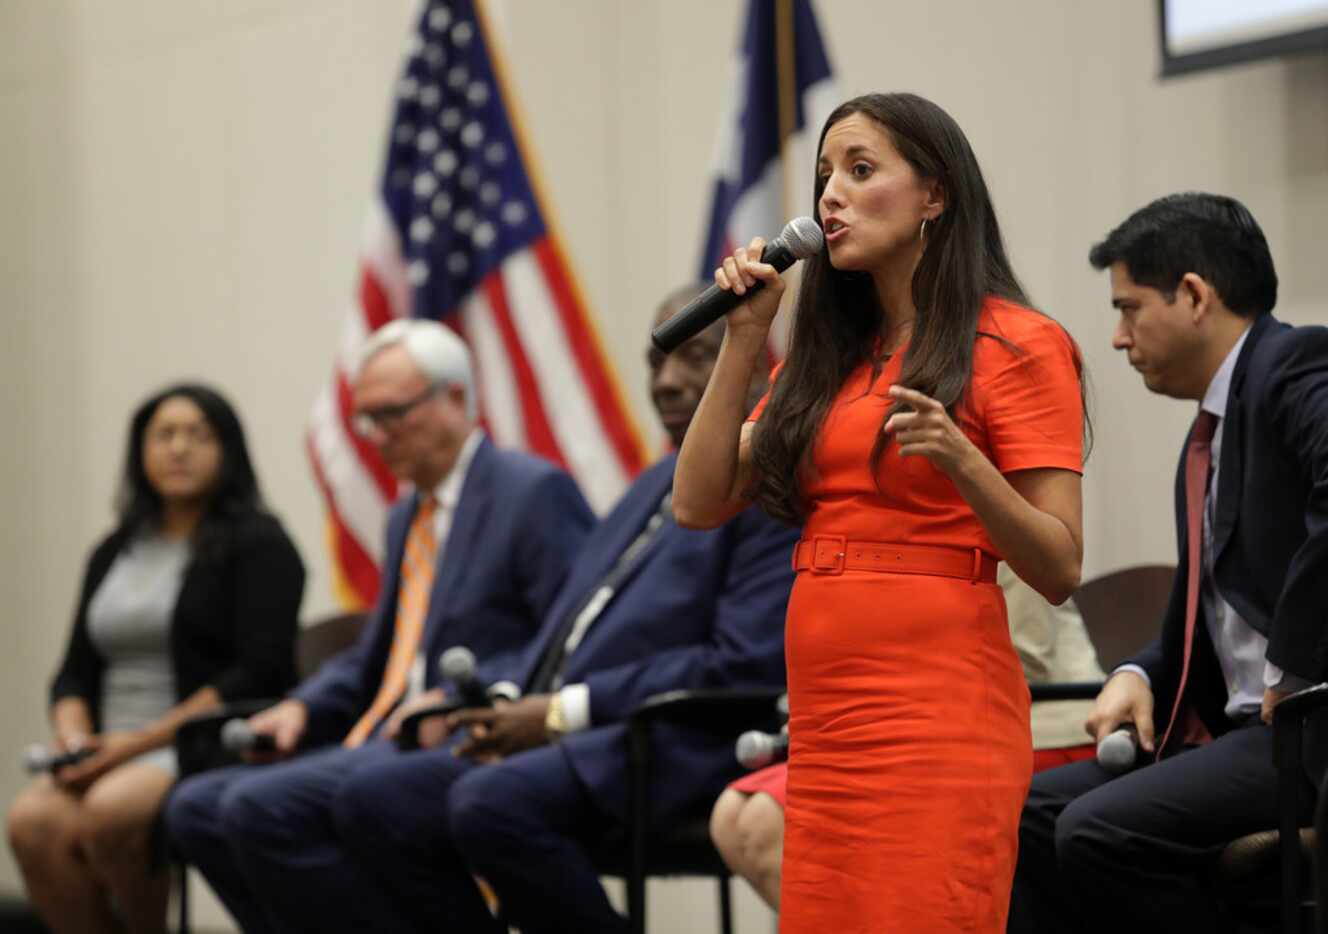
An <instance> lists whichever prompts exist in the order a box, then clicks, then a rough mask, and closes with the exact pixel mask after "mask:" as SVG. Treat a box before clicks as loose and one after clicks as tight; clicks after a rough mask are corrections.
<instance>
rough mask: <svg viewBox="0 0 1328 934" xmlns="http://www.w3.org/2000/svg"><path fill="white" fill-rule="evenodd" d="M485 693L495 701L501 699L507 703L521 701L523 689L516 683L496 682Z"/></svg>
mask: <svg viewBox="0 0 1328 934" xmlns="http://www.w3.org/2000/svg"><path fill="white" fill-rule="evenodd" d="M485 693H487V694H488V695H489V697H490V698H491V699H493V700H497V699H498V698H500V697H501V698H502V699H503V700H507V701H519V700H520V699H521V687H520V685H518V684H517V683H516V682H515V681H495V682H494V683H493V684H491V685H489V687H488V690H487V691H486V692H485Z"/></svg>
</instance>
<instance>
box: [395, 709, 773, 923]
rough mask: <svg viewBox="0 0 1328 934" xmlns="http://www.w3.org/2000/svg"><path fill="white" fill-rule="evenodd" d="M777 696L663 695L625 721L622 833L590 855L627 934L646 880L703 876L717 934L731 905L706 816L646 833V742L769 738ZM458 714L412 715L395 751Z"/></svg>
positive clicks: (640, 907) (637, 917) (639, 918)
mask: <svg viewBox="0 0 1328 934" xmlns="http://www.w3.org/2000/svg"><path fill="white" fill-rule="evenodd" d="M783 695H784V689H783V688H768V689H758V690H747V691H735V690H696V691H668V692H665V693H663V694H657V695H655V696H654V697H651V698H649V699H647V700H646V701H645V702H644V703H642V704H641V706H640V707H638V708H637V709H636V710H634V711H632V713H631V714H630V715H629V716H628V720H627V746H628V750H627V755H628V782H629V785H630V791H629V798H628V815H627V826H626V829H625V832H622V833H617V834H611V835H610V836H609V837H607V838H606V839H604V840H602V841H600V842H599V844H598V845H597V846H595V847H594V849H593V852H592V853H591V859H592V861H593V862H594V864H595V868H596V870H598V871H599V873H600V875H603V876H614V877H617V878H621V879H622V880H623V881H624V882H625V883H626V888H627V920H628V923H629V925H630V926H631V931H632V932H633V934H644V932H645V929H646V880H647V878H648V877H650V876H705V877H710V878H713V879H715V880H716V882H717V883H718V886H719V924H720V930H721V931H722V932H723V934H732V932H733V899H732V892H731V891H730V888H729V878H730V873H729V868H728V866H727V865H726V864H725V863H724V860H723V858H722V857H721V856H720V855H719V851H718V850H716V849H715V845H714V844H713V843H712V842H711V840H710V821H709V813H708V809H707V811H706V812H705V813H698V814H695V815H692V816H690V817H688V818H686V819H684V820H681V821H679V822H678V823H677V824H676V825H675V826H673V827H671V828H669V829H668V830H667V831H665V832H663V833H651V832H650V828H649V819H648V815H649V805H650V800H651V787H650V784H651V777H652V762H651V759H652V755H653V754H652V752H651V735H652V733H653V731H654V729H655V727H656V726H657V725H659V724H661V723H669V724H674V725H680V726H684V727H687V728H689V729H695V730H701V731H704V732H706V733H709V734H710V735H712V736H717V737H720V738H722V739H724V740H725V741H733V740H736V739H737V737H738V736H739V735H740V734H742V733H743V732H744V731H746V730H763V731H768V732H774V731H776V730H777V729H779V727H780V724H781V722H782V717H781V713H780V710H779V703H778V702H779V699H780V698H781V697H782V696H783ZM455 709H457V708H456V706H455V705H454V704H443V705H439V706H434V707H430V708H426V709H423V710H418V711H416V712H415V713H413V714H411V715H410V716H409V717H406V718H405V720H403V721H402V723H401V733H400V734H399V736H398V737H397V743H398V745H400V746H401V747H402V748H403V749H413V748H415V747H416V746H417V745H418V738H419V729H420V725H421V724H422V723H423V722H424V720H426V719H428V718H430V717H436V716H439V715H441V714H444V713H448V712H450V711H452V710H455Z"/></svg>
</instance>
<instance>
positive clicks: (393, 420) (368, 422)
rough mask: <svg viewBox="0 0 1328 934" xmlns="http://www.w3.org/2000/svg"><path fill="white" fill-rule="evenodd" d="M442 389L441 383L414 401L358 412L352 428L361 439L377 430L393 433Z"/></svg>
mask: <svg viewBox="0 0 1328 934" xmlns="http://www.w3.org/2000/svg"><path fill="white" fill-rule="evenodd" d="M441 388H442V384H441V383H435V384H434V385H432V386H430V387H429V388H428V389H426V390H424V392H422V393H420V394H419V395H418V396H416V397H415V398H413V399H409V400H407V401H406V402H402V403H399V404H397V405H380V406H379V407H378V408H376V409H366V410H364V411H363V412H357V413H356V414H355V417H354V418H352V419H351V427H352V428H354V429H355V433H356V434H357V435H359V436H360V437H361V438H367V437H369V435H371V434H373V430H374V429H375V428H377V429H378V430H379V431H391V430H392V429H394V428H396V427H397V426H398V425H400V424H401V420H402V419H403V418H405V417H406V416H407V415H409V414H410V410H411V409H413V408H415V407H416V406H417V405H419V404H420V403H421V402H424V401H426V400H427V399H429V398H430V397H431V396H432V395H433V394H434V393H436V392H437V391H438V390H439V389H441Z"/></svg>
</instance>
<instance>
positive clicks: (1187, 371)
mask: <svg viewBox="0 0 1328 934" xmlns="http://www.w3.org/2000/svg"><path fill="white" fill-rule="evenodd" d="M1089 259H1090V261H1091V262H1092V264H1093V265H1094V266H1095V267H1096V268H1098V269H1107V268H1109V269H1110V271H1111V294H1112V305H1113V306H1115V307H1116V308H1117V309H1118V310H1119V311H1120V321H1119V323H1118V324H1117V327H1116V331H1115V334H1114V337H1113V339H1112V345H1113V346H1114V347H1115V348H1116V349H1118V350H1123V351H1125V352H1126V353H1127V354H1128V356H1129V360H1130V363H1131V364H1132V365H1133V366H1134V367H1135V369H1137V370H1138V371H1139V373H1140V375H1142V376H1143V379H1144V383H1145V385H1146V386H1147V387H1148V388H1149V389H1150V390H1152V391H1153V392H1156V393H1159V394H1162V395H1166V396H1171V397H1172V398H1177V399H1190V400H1194V401H1195V402H1198V403H1199V412H1198V415H1197V417H1196V419H1195V422H1194V425H1193V427H1192V428H1191V430H1190V433H1189V435H1188V436H1187V439H1186V444H1185V447H1184V448H1183V449H1182V453H1181V462H1180V467H1179V470H1178V472H1177V477H1176V486H1175V497H1176V529H1177V537H1178V545H1179V549H1178V554H1179V560H1178V567H1177V572H1176V580H1175V583H1174V585H1173V588H1172V594H1171V601H1170V605H1169V606H1168V609H1167V612H1166V616H1165V617H1164V618H1163V620H1162V631H1161V634H1160V636H1159V637H1158V639H1157V640H1156V641H1154V642H1153V643H1152V644H1151V645H1149V646H1148V647H1147V648H1145V649H1144V650H1143V651H1142V652H1140V653H1139V655H1138V656H1137V657H1136V658H1135V659H1133V660H1132V661H1131V662H1129V663H1127V664H1125V665H1122V666H1121V667H1119V668H1117V669H1116V671H1115V672H1113V673H1112V675H1111V677H1110V678H1109V679H1108V680H1107V683H1106V684H1105V686H1104V687H1103V689H1102V692H1101V694H1100V695H1099V696H1098V698H1097V702H1096V705H1095V709H1094V712H1093V714H1092V716H1090V718H1089V720H1088V723H1087V727H1088V729H1089V731H1090V732H1091V733H1092V734H1093V735H1094V736H1095V737H1096V738H1098V739H1101V738H1102V737H1104V736H1106V735H1107V734H1108V733H1110V732H1112V731H1113V730H1115V729H1117V728H1119V727H1120V726H1121V725H1122V724H1133V725H1134V726H1135V727H1136V728H1137V729H1138V734H1139V743H1140V746H1141V747H1142V751H1141V753H1140V757H1139V758H1140V760H1141V761H1142V764H1141V765H1140V766H1138V767H1136V768H1135V769H1134V770H1133V771H1131V772H1129V773H1128V774H1126V775H1123V776H1120V777H1119V778H1114V779H1113V778H1112V777H1111V776H1110V775H1108V774H1107V773H1106V772H1105V771H1104V770H1103V769H1102V768H1101V767H1100V766H1098V765H1097V763H1096V762H1085V763H1079V764H1076V765H1071V766H1066V767H1065V768H1062V769H1056V770H1053V771H1050V772H1044V773H1042V774H1040V775H1038V776H1035V777H1034V779H1033V786H1032V790H1031V791H1030V793H1029V797H1028V803H1027V805H1026V807H1025V809H1024V816H1023V820H1022V825H1021V828H1020V846H1019V867H1018V871H1017V873H1016V876H1015V890H1014V898H1013V902H1012V905H1011V915H1010V930H1012V931H1060V930H1090V929H1092V930H1096V928H1094V927H1092V925H1094V924H1098V925H1103V926H1105V928H1104V929H1106V928H1109V929H1110V930H1113V931H1116V930H1129V931H1155V930H1156V931H1168V932H1174V931H1208V930H1214V929H1215V926H1216V921H1217V918H1216V904H1215V899H1214V897H1213V893H1211V892H1208V891H1205V889H1204V886H1203V884H1202V881H1201V880H1202V878H1203V873H1204V870H1205V869H1207V868H1208V867H1209V866H1211V863H1212V861H1213V859H1214V857H1215V856H1216V854H1217V853H1218V852H1220V850H1221V849H1222V847H1223V846H1224V845H1225V844H1226V843H1227V842H1229V841H1230V840H1232V839H1234V838H1236V837H1240V836H1242V835H1244V834H1247V833H1251V832H1254V831H1258V830H1266V829H1272V828H1274V827H1276V826H1277V785H1276V775H1275V772H1274V767H1273V755H1272V735H1271V733H1272V731H1271V729H1269V727H1268V723H1269V722H1270V719H1271V716H1272V709H1273V707H1274V706H1275V705H1276V704H1277V703H1278V701H1279V700H1281V699H1282V698H1283V697H1285V696H1286V695H1287V694H1289V693H1291V692H1292V691H1294V690H1297V689H1299V688H1301V687H1304V686H1307V685H1309V684H1311V683H1314V682H1319V681H1323V680H1325V679H1328V626H1325V616H1324V614H1325V611H1326V610H1328V329H1325V328H1322V327H1300V328H1292V327H1290V326H1288V325H1286V324H1283V323H1282V322H1280V321H1277V320H1276V319H1275V318H1273V316H1272V315H1271V313H1270V312H1271V310H1272V307H1273V305H1274V303H1275V301H1276V298H1277V275H1276V273H1275V272H1274V270H1273V262H1272V257H1271V256H1270V254H1269V251H1268V245H1267V243H1266V241H1265V240H1264V236H1263V233H1262V232H1261V231H1260V229H1259V226H1258V224H1256V223H1255V221H1254V218H1253V217H1252V216H1251V215H1250V213H1249V212H1248V211H1247V210H1246V209H1245V208H1244V207H1243V206H1242V205H1241V204H1239V203H1238V202H1236V201H1234V200H1232V199H1231V198H1224V197H1218V196H1215V195H1206V194H1182V195H1172V196H1169V197H1166V198H1161V199H1159V200H1157V201H1154V202H1153V203H1152V204H1149V205H1148V206H1147V207H1145V208H1142V209H1141V210H1139V211H1137V212H1136V213H1135V214H1133V215H1132V216H1131V217H1130V218H1129V219H1127V220H1126V221H1125V222H1124V223H1123V224H1121V225H1120V226H1119V227H1118V228H1116V229H1115V230H1113V231H1112V232H1111V234H1109V235H1108V237H1107V239H1106V240H1104V241H1103V242H1102V243H1100V244H1098V245H1097V246H1095V247H1094V248H1093V250H1092V252H1091V253H1090V255H1089ZM1192 529H1193V530H1195V532H1196V533H1197V534H1193V533H1192V532H1191V530H1192ZM1159 752H1160V755H1158V753H1159ZM1308 797H1310V796H1307V798H1308ZM1304 816H1305V817H1308V816H1309V815H1308V814H1306V815H1304Z"/></svg>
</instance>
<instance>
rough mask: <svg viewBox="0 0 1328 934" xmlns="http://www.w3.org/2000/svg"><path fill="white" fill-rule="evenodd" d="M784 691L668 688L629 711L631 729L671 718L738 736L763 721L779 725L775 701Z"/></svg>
mask: <svg viewBox="0 0 1328 934" xmlns="http://www.w3.org/2000/svg"><path fill="white" fill-rule="evenodd" d="M783 694H784V690H783V689H782V688H754V689H746V690H732V689H724V688H718V689H715V688H711V689H700V690H694V691H686V690H684V691H665V692H664V693H663V694H656V695H654V696H653V697H649V698H647V699H646V700H645V701H643V702H642V703H641V705H640V706H639V707H637V708H636V709H635V710H633V711H632V712H631V713H630V714H628V715H627V723H628V729H629V730H630V731H632V732H637V731H639V730H642V729H647V728H649V727H650V726H652V725H653V724H655V723H658V722H661V721H667V722H669V723H677V724H681V725H683V726H693V727H702V728H704V729H706V730H708V731H710V732H714V733H733V734H734V735H735V736H736V735H737V734H738V733H741V732H742V731H743V730H747V729H753V728H756V727H760V726H762V725H763V724H769V725H774V726H776V727H777V726H778V724H777V722H776V721H777V719H778V716H779V714H778V709H777V708H776V706H775V705H776V702H777V701H778V700H779V698H780V697H782V696H783Z"/></svg>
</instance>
